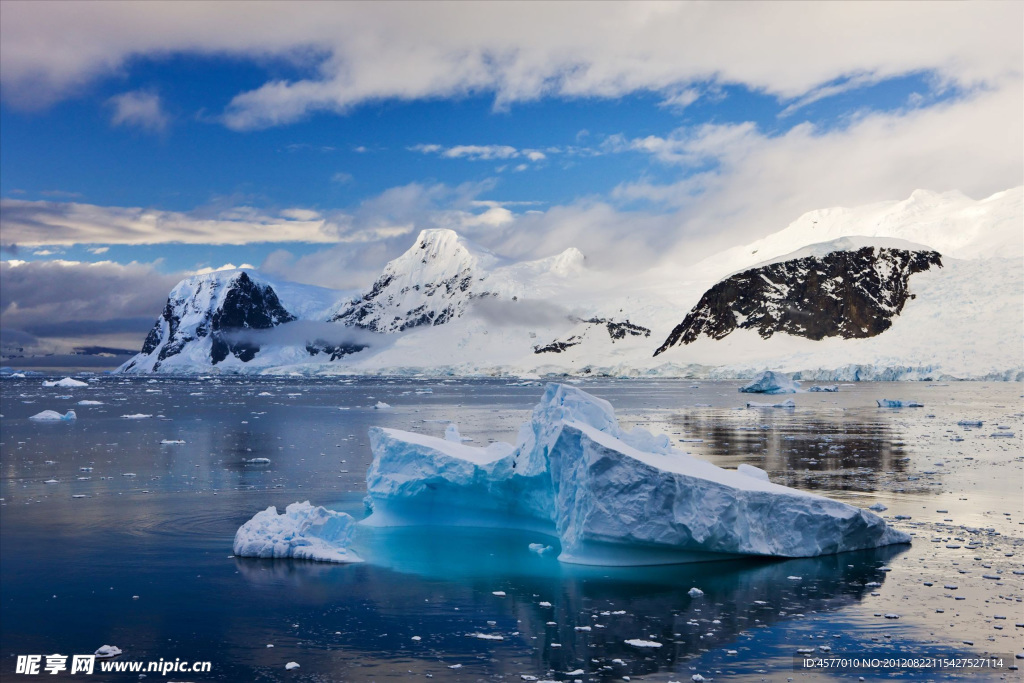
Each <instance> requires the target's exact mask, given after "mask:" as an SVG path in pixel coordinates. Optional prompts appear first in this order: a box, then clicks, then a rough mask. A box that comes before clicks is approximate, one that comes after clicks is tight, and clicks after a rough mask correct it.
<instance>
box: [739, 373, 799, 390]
mask: <svg viewBox="0 0 1024 683" xmlns="http://www.w3.org/2000/svg"><path fill="white" fill-rule="evenodd" d="M799 388H800V383H799V382H796V381H794V380H793V378H792V377H790V376H789V375H783V374H780V373H777V372H772V371H771V370H765V371H764V373H762V375H761V376H760V377H758V378H757V379H755V380H754V381H753V382H751V383H750V384H745V385H743V386H742V387H740V391H741V392H742V393H744V394H795V393H796V392H797V390H798V389H799Z"/></svg>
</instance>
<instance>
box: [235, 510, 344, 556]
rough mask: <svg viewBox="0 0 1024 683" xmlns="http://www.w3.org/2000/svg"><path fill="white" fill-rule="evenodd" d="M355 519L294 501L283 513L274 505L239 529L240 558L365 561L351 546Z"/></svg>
mask: <svg viewBox="0 0 1024 683" xmlns="http://www.w3.org/2000/svg"><path fill="white" fill-rule="evenodd" d="M354 528H355V520H354V519H352V517H351V516H350V515H347V514H345V513H344V512H335V511H334V510H328V509H326V508H323V507H319V506H314V505H310V503H309V501H306V502H304V503H292V504H291V505H289V506H288V507H287V508H285V511H284V513H283V514H280V515H279V514H278V513H277V508H276V507H274V506H273V505H271V506H270V507H268V508H267V509H266V510H263V511H261V512H258V513H256V515H255V516H253V518H252V519H250V520H249V521H248V522H246V523H245V524H243V525H242V526H241V527H239V528H238V531H237V532H235V543H234V553H235V555H237V556H238V557H264V558H285V557H293V558H295V559H300V560H316V561H318V562H339V563H344V562H362V558H360V557H359V556H358V555H356V554H355V552H353V551H352V550H350V549H349V547H348V544H349V542H350V541H351V538H352V532H353V530H354Z"/></svg>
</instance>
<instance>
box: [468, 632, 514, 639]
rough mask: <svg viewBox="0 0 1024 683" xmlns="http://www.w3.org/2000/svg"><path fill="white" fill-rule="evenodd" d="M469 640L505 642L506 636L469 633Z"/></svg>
mask: <svg viewBox="0 0 1024 683" xmlns="http://www.w3.org/2000/svg"><path fill="white" fill-rule="evenodd" d="M466 637H467V638H479V639H480V640H505V637H504V636H499V635H498V634H496V633H467V634H466Z"/></svg>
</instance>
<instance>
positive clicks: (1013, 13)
mask: <svg viewBox="0 0 1024 683" xmlns="http://www.w3.org/2000/svg"><path fill="white" fill-rule="evenodd" d="M527 10H528V11H527ZM1022 22H1024V7H1022V6H1021V5H1020V4H1019V3H1011V2H1006V3H995V2H993V3H945V2H927V3H917V2H913V3H907V2H887V3H861V2H845V3H839V2H833V3H810V4H808V3H786V2H778V3H763V2H730V3H699V4H698V3H660V2H651V3H643V2H629V3H603V2H592V3H586V2H579V3H543V4H541V3H518V2H507V3H419V2H409V3H399V2H394V3H384V4H377V3H344V4H338V3H321V2H267V3H258V4H256V3H253V4H249V5H247V6H246V10H245V11H244V12H240V11H238V5H237V4H236V3H232V2H201V3H200V2H156V1H154V2H146V3H123V2H89V3H81V2H75V1H72V2H59V1H53V2H45V3H39V2H31V1H26V0H6V1H5V2H4V3H3V4H2V5H0V83H2V85H3V89H4V97H5V98H7V100H8V101H9V102H12V103H14V104H17V105H20V106H23V107H40V106H47V105H48V104H50V103H52V102H55V101H58V100H60V99H63V98H66V97H71V96H74V95H75V94H77V93H80V92H82V91H83V90H85V89H87V88H88V87H89V85H90V84H91V83H93V82H94V81H95V80H97V79H99V78H102V77H107V76H110V75H112V74H117V73H118V72H119V71H121V70H122V69H124V68H125V65H126V63H127V62H128V61H129V60H131V59H133V58H137V57H140V56H154V55H168V54H206V55H214V54H216V55H225V54H226V55H234V56H244V57H255V58H260V59H265V58H267V57H273V58H277V59H284V60H288V61H289V63H292V64H294V65H297V66H299V67H300V68H301V69H302V70H304V71H305V72H306V74H307V75H306V76H305V77H300V78H295V79H293V80H270V81H267V82H266V83H264V84H263V85H261V86H259V87H258V88H255V89H253V90H249V91H246V92H240V93H237V94H236V95H235V96H234V97H233V99H232V100H231V103H230V105H229V106H228V107H227V109H226V111H225V112H224V114H223V119H222V120H223V121H224V123H225V124H226V125H228V126H230V127H232V128H235V129H238V130H246V129H253V128H265V127H269V126H275V125H280V124H285V123H289V122H292V121H295V120H297V119H300V118H302V117H304V116H305V115H307V114H308V113H310V112H314V111H324V110H327V111H345V110H346V109H348V108H350V107H353V106H357V105H359V104H362V103H365V102H371V101H378V100H384V99H397V100H412V99H423V98H438V97H459V96H464V95H468V94H491V95H493V97H494V99H495V104H496V106H498V107H504V106H508V105H510V104H513V103H516V102H523V101H529V100H536V99H538V98H541V97H545V96H558V97H608V98H614V97H620V96H623V95H626V94H629V93H634V92H655V93H660V94H661V95H662V96H663V97H664V98H665V102H666V104H668V105H673V104H674V105H682V106H685V105H687V104H690V103H692V102H693V99H694V97H695V92H697V91H699V89H697V90H694V89H693V88H690V87H689V86H691V85H692V84H700V83H709V82H710V83H716V84H743V85H745V86H747V87H749V88H750V89H752V90H757V91H762V92H766V93H769V94H771V95H774V96H776V97H778V98H780V99H782V100H784V101H790V100H792V101H793V102H796V101H797V100H799V99H800V98H807V97H808V96H810V97H813V96H814V94H815V93H816V92H823V91H824V90H827V89H834V88H836V87H837V85H840V84H841V83H842V82H843V81H846V80H848V79H856V80H857V81H859V82H861V83H865V82H876V81H880V80H884V79H886V78H889V77H893V76H898V75H904V74H911V73H920V72H932V73H934V74H936V77H937V78H938V79H940V80H942V81H945V82H948V83H953V84H957V85H958V86H961V87H964V88H974V87H978V86H982V85H987V86H992V85H994V84H997V83H999V82H1001V81H1003V80H1004V79H1006V78H1019V76H1020V73H1021V65H1022V63H1024V46H1022V42H1024V41H1022V40H1021V33H1020V26H1021V24H1022ZM584 25H585V26H586V27H587V28H586V30H580V27H581V26H584ZM467 27H472V30H467Z"/></svg>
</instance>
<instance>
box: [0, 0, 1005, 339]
mask: <svg viewBox="0 0 1024 683" xmlns="http://www.w3.org/2000/svg"><path fill="white" fill-rule="evenodd" d="M239 7H240V5H239V4H238V3H159V2H151V3H71V4H61V3H57V2H54V3H42V4H40V3H28V2H20V1H17V0H12V1H10V2H5V3H4V4H3V6H2V9H0V12H2V16H0V31H2V32H3V33H2V35H0V49H2V51H3V53H2V55H0V83H2V85H3V98H2V99H0V200H2V201H3V205H2V213H0V233H2V235H0V246H2V254H0V256H2V258H3V259H4V270H3V271H2V274H4V276H5V281H6V284H7V285H8V286H5V287H4V289H7V290H8V291H15V290H17V291H18V292H22V294H19V295H18V296H20V297H22V300H16V299H15V298H14V296H13V295H5V296H4V299H5V300H4V301H3V302H0V303H2V306H3V308H2V309H0V315H3V318H4V328H5V330H4V331H5V332H6V333H7V336H8V337H10V336H11V333H12V331H17V332H19V334H18V335H16V336H17V337H18V339H20V340H22V341H24V340H29V341H30V342H31V343H32V344H36V343H37V342H39V343H40V344H43V343H42V342H41V341H40V339H39V335H33V334H32V333H31V331H30V330H32V329H35V330H40V329H45V325H44V324H43V323H41V322H40V320H44V321H47V322H49V323H52V322H54V320H53V318H57V319H59V320H62V321H68V322H71V323H73V322H74V321H75V320H79V319H81V318H82V316H85V315H87V313H86V312H87V311H88V310H89V307H88V306H85V305H84V304H83V305H78V306H71V305H70V304H68V303H67V302H62V301H48V300H44V299H45V297H43V295H41V294H38V291H39V290H41V289H45V288H40V287H35V288H34V287H33V282H32V279H31V278H33V277H37V278H48V279H52V278H53V277H54V273H55V272H56V271H55V270H54V269H55V268H57V267H58V266H59V267H60V268H61V269H62V270H61V273H62V274H63V276H64V277H66V278H68V279H69V280H70V281H72V282H75V281H83V282H84V281H89V282H93V281H95V282H94V286H95V288H96V289H95V291H93V290H91V289H88V288H85V289H83V294H82V296H83V297H85V296H87V295H88V296H93V297H94V298H95V297H99V299H100V300H107V301H109V304H108V306H107V310H105V312H104V313H103V314H101V315H102V316H106V318H105V319H107V320H110V321H120V322H117V323H115V322H111V324H110V326H109V328H110V330H111V334H110V335H108V336H107V337H104V339H106V340H107V341H110V340H111V339H113V337H112V336H111V335H114V334H115V332H114V330H117V331H116V334H117V335H121V336H120V339H121V340H122V341H127V340H128V338H129V336H130V335H131V334H136V336H137V334H138V333H136V332H125V331H124V329H123V328H125V327H126V326H128V327H130V324H127V323H125V322H124V321H125V320H134V319H138V320H139V321H140V322H138V323H136V325H137V326H139V327H141V326H142V323H141V320H142V319H145V318H147V317H152V315H155V314H156V312H157V311H158V309H159V306H160V302H159V299H160V297H161V296H163V295H165V293H166V286H167V283H169V282H170V283H171V284H173V281H175V280H176V279H178V278H180V277H182V276H184V275H187V274H188V273H191V272H195V271H197V270H199V269H201V268H209V267H218V266H221V265H223V264H226V263H234V264H240V263H249V264H254V265H256V266H260V267H261V268H262V269H263V270H264V271H266V272H268V273H269V274H270V275H272V276H276V277H282V278H289V279H297V280H301V281H306V282H310V283H312V284H321V285H326V286H333V287H358V286H361V285H365V284H368V283H369V282H370V281H371V280H372V277H373V274H374V273H375V272H377V271H378V270H379V268H380V267H381V266H382V265H383V264H384V263H385V262H386V261H387V260H388V259H389V258H393V257H394V256H396V255H397V254H398V253H400V252H401V251H402V250H404V248H405V247H407V246H408V244H410V243H411V241H412V239H413V238H414V236H415V233H416V231H418V230H419V229H421V228H424V227H434V226H445V227H453V228H455V229H457V230H460V231H461V232H464V233H466V234H467V235H468V236H470V237H471V238H472V239H474V240H476V241H479V242H481V243H482V244H484V245H485V246H488V247H490V248H492V249H495V250H496V251H499V252H500V253H504V254H508V255H509V256H511V257H514V258H532V257H540V256H546V255H549V254H550V253H555V252H557V251H560V250H561V249H564V248H565V247H568V246H578V247H580V248H581V249H583V250H584V252H585V253H587V254H588V257H592V260H591V262H592V264H594V265H595V266H596V267H606V268H609V269H612V270H614V269H615V268H620V269H623V270H629V269H631V268H636V267H643V265H644V264H649V263H651V262H653V261H655V260H665V259H678V260H679V262H680V263H681V264H684V263H685V262H687V259H689V260H690V261H691V262H692V260H693V258H695V257H696V256H697V255H707V254H709V253H713V251H714V249H716V248H720V247H722V246H726V245H729V244H735V243H740V242H742V241H744V240H749V239H753V238H756V237H760V236H762V235H764V234H766V233H768V232H772V231H774V230H778V229H781V228H782V227H785V225H786V224H787V223H788V222H790V221H792V220H794V219H795V218H797V216H799V215H800V213H803V212H805V211H808V210H812V209H816V208H822V207H826V206H833V205H838V204H859V203H866V202H869V201H878V200H883V199H899V198H903V197H906V196H907V195H909V193H910V192H911V191H912V190H914V189H916V188H919V187H923V188H927V189H933V190H939V191H944V190H951V189H956V190H960V191H964V192H966V193H968V194H971V195H972V196H983V195H986V194H990V193H992V192H996V191H999V190H1001V189H1006V188H1007V187H1011V186H1015V185H1018V184H1020V182H1021V168H1022V162H1021V156H1022V155H1021V151H1020V148H1021V145H1020V144H1019V139H1020V135H1021V133H1020V128H1021V123H1022V121H1021V118H1022V117H1021V108H1022V107H1021V59H1022V53H1024V50H1022V46H1021V43H1022V35H1021V32H1020V30H1019V29H1020V24H1021V21H1022V20H1024V12H1022V10H1021V8H1020V6H1019V5H1013V4H1002V5H999V4H988V5H977V4H975V5H970V6H954V5H950V4H948V3H941V4H932V3H908V4H903V3H887V4H885V5H863V4H859V3H854V4H844V3H827V4H826V5H824V6H814V7H812V6H808V5H803V4H787V3H753V4H743V3H728V4H723V5H717V6H705V5H693V4H686V3H679V4H672V3H655V4H650V5H649V4H643V3H599V4H596V5H586V4H580V3H567V4H564V5H550V6H542V5H538V4H534V3H528V4H516V3H462V4H457V5H450V4H443V3H436V4H432V3H418V4H415V5H412V4H410V5H402V4H398V3H389V4H388V5H387V6H386V7H380V6H373V5H361V4H349V5H339V4H331V3H312V4H295V3H285V4H278V3H261V4H258V5H250V6H249V7H248V8H247V11H246V13H245V15H244V16H241V15H239V14H238V8H239ZM47 262H49V268H47V267H45V266H46V265H47ZM90 264H92V266H91V267H92V270H90V271H88V273H87V274H86V270H84V269H87V268H88V267H90ZM130 264H133V265H131V268H132V269H134V270H131V272H129V265H130ZM29 266H30V267H31V268H30V267H29ZM18 268H20V269H21V270H20V272H18V273H15V270H16V269H18ZM32 269H34V270H32ZM30 270H31V271H32V272H30ZM131 277H137V278H139V279H141V280H144V281H145V283H146V285H145V286H140V287H139V296H138V297H136V299H138V300H137V301H133V302H132V303H131V304H130V305H125V304H123V302H122V303H121V304H117V303H115V301H114V297H112V296H111V295H110V292H108V291H106V290H104V282H106V283H107V285H108V286H107V289H110V288H113V287H115V286H123V283H124V282H129V281H131ZM12 278H15V279H17V280H18V283H17V284H18V286H17V287H15V286H13V284H14V279H12ZM126 278H127V279H126ZM143 291H144V293H143ZM161 291H162V292H163V294H160V292H161ZM32 292H37V293H36V294H32ZM104 297H106V299H104ZM30 299H31V300H30ZM147 309H151V315H150V314H149V313H146V310H147ZM32 311H35V313H32ZM88 315H95V311H93V312H92V313H89V314H88ZM72 327H73V325H72ZM94 327H95V326H93V328H90V329H93V330H94ZM67 329H69V328H68V326H64V327H62V328H61V330H62V331H63V332H66V330H67ZM83 329H84V327H83ZM94 331H95V330H94ZM63 332H62V334H63ZM84 336H85V335H84V333H83V338H84ZM94 336H95V335H94ZM100 336H102V335H100ZM97 338H99V336H97ZM62 340H63V341H67V340H66V339H65V338H64V337H60V336H59V335H52V339H51V341H52V342H53V343H59V342H61V341H62ZM43 346H45V344H43ZM65 346H66V344H65Z"/></svg>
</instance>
